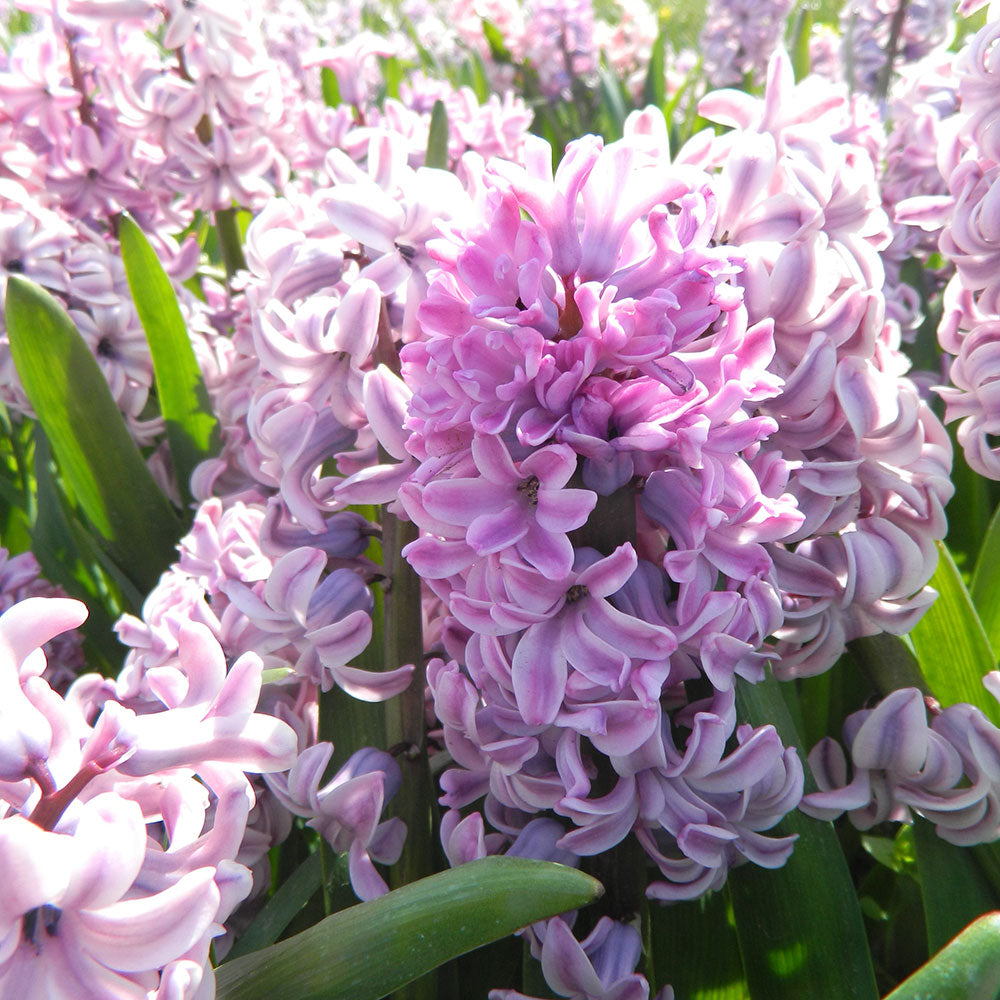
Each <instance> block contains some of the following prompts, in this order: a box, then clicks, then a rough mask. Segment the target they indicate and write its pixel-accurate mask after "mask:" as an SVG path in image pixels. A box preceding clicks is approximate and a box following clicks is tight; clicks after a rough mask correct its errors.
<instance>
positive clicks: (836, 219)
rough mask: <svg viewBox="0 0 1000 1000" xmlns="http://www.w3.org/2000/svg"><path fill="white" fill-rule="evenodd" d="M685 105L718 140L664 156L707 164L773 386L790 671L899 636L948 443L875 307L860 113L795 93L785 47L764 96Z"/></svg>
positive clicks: (871, 204)
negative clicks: (799, 519)
mask: <svg viewBox="0 0 1000 1000" xmlns="http://www.w3.org/2000/svg"><path fill="white" fill-rule="evenodd" d="M700 107H701V111H702V114H703V115H705V116H706V117H707V118H709V119H712V120H715V121H718V122H721V123H723V124H726V125H730V126H732V130H731V131H729V132H727V133H724V134H723V135H722V136H719V137H714V136H713V135H711V134H710V133H707V132H706V133H703V134H702V135H700V136H695V137H694V138H693V139H692V140H690V141H689V142H688V144H687V145H686V146H685V147H684V148H683V149H682V150H681V151H680V152H679V154H678V158H679V159H681V160H683V161H691V162H695V163H699V164H703V165H706V166H708V167H710V168H714V169H718V170H719V181H720V184H719V187H720V203H721V204H720V219H719V223H718V225H717V226H716V236H717V238H719V239H729V240H731V241H733V242H736V243H739V244H740V247H741V250H742V252H743V253H744V254H745V255H746V257H747V261H748V263H747V267H746V269H745V271H744V272H743V275H742V276H741V277H740V279H739V281H740V283H741V284H742V285H743V287H744V289H745V299H746V303H747V308H748V311H749V314H750V318H751V320H758V321H759V320H763V319H764V318H766V317H770V318H771V319H772V320H773V322H774V331H775V332H774V342H775V348H776V353H775V360H774V363H773V365H772V370H773V371H775V372H776V373H778V374H780V375H781V376H782V377H783V379H784V385H783V386H782V388H781V391H780V392H779V393H776V394H775V396H774V398H773V399H769V400H767V401H765V402H764V403H763V405H762V410H763V411H764V412H765V413H767V414H769V415H770V416H771V417H773V419H774V420H775V421H776V423H777V425H778V429H777V432H776V433H775V434H773V435H771V436H770V437H769V438H768V440H767V441H766V442H765V443H764V445H763V447H764V449H765V450H774V451H777V452H780V454H781V455H782V456H783V457H784V459H785V460H786V461H787V462H789V463H790V464H791V466H792V471H791V474H790V478H789V486H788V488H789V490H790V492H791V493H793V494H794V496H795V497H796V500H797V505H798V510H799V512H800V513H801V514H802V515H803V517H804V520H803V523H802V525H801V526H800V527H799V528H798V530H797V531H796V532H794V533H793V534H791V535H790V536H789V537H788V538H786V539H785V540H780V541H775V542H772V543H769V544H768V548H769V553H770V555H771V558H773V560H774V564H775V567H776V570H777V580H778V585H779V587H780V589H781V591H782V600H783V614H784V621H783V623H782V624H781V626H780V627H779V628H778V629H777V631H776V633H775V634H776V636H777V638H778V644H777V652H779V653H780V654H781V660H780V662H777V663H776V664H775V670H776V672H777V673H778V675H779V676H781V677H789V676H806V675H809V674H815V673H819V672H821V671H823V670H825V669H827V668H828V667H829V666H831V665H832V664H833V662H834V661H835V660H836V658H837V657H838V656H839V655H840V652H841V651H842V649H843V646H844V643H845V642H846V641H850V640H851V639H855V638H859V637H862V636H867V635H874V634H877V633H878V632H882V631H889V632H893V633H897V634H901V633H904V632H906V631H908V630H909V629H910V628H912V626H913V624H914V623H915V622H916V621H917V620H918V619H919V618H920V616H921V614H922V613H923V610H924V609H925V608H926V607H927V605H928V604H929V602H930V601H931V600H932V599H933V595H932V594H930V593H929V592H928V591H926V590H925V586H926V584H927V581H928V579H929V578H930V575H931V573H932V572H933V568H934V565H935V556H934V554H933V542H934V540H935V539H938V538H941V537H943V535H944V532H945V527H946V524H945V518H944V512H943V509H944V505H945V503H946V502H947V501H948V499H949V498H950V496H951V494H952V492H953V486H952V484H951V482H950V480H949V478H948V475H949V471H950V466H951V448H950V444H949V441H948V438H947V435H946V434H945V432H944V430H943V428H942V427H941V424H940V423H939V421H938V420H937V418H936V417H935V416H934V415H933V413H932V412H931V410H930V408H929V407H928V406H927V404H926V403H925V402H924V401H923V400H922V399H921V397H920V394H919V392H918V390H917V387H916V386H915V385H914V384H913V383H912V382H911V381H910V380H909V379H907V378H906V377H905V372H906V370H907V368H908V367H909V362H908V361H907V359H906V358H905V357H904V355H903V354H902V353H901V352H900V350H899V343H900V329H899V325H898V323H896V322H895V321H893V320H892V319H891V318H890V316H889V315H888V310H887V307H886V297H885V294H884V293H883V282H884V269H883V265H882V261H881V257H880V254H879V251H880V250H882V249H884V248H885V247H886V246H887V245H888V243H889V241H890V239H891V234H890V230H889V227H888V220H887V218H886V216H885V213H884V211H883V210H882V207H881V199H880V197H879V190H878V185H877V182H876V172H875V165H874V162H873V154H874V153H875V152H877V151H878V149H880V148H881V144H880V141H879V140H880V137H881V129H880V127H879V126H878V123H877V121H873V120H872V119H871V118H869V117H866V116H865V117H860V120H859V116H858V115H857V114H856V113H855V107H856V104H855V103H852V102H850V101H849V99H848V97H847V95H846V94H845V93H844V91H843V90H842V88H839V87H837V86H835V85H832V84H830V83H828V82H826V81H824V80H822V79H821V78H818V77H809V78H807V79H806V80H804V81H803V82H802V83H799V84H794V82H793V78H792V71H791V67H790V65H789V62H788V58H787V56H786V55H784V54H783V53H779V54H778V55H776V56H775V57H774V59H772V62H771V66H770V69H769V75H768V83H767V88H766V93H765V97H764V98H763V99H756V98H750V97H748V96H747V95H745V94H742V93H739V92H736V91H718V92H716V93H714V94H710V95H709V96H708V97H706V98H705V99H704V100H703V101H702V103H701V106H700ZM817 168H818V169H817ZM820 177H822V178H824V179H823V180H822V182H820V183H817V181H818V180H819V178H820Z"/></svg>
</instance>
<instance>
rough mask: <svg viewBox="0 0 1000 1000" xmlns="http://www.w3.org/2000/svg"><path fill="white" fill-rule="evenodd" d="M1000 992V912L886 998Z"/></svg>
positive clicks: (983, 998)
mask: <svg viewBox="0 0 1000 1000" xmlns="http://www.w3.org/2000/svg"><path fill="white" fill-rule="evenodd" d="M998 994H1000V913H987V914H986V915H985V916H982V917H980V918H979V919H978V920H977V921H975V922H974V923H972V924H970V925H969V926H968V927H966V929H965V930H964V931H962V933H961V934H959V935H958V937H957V938H955V939H954V941H952V942H951V944H949V945H948V946H947V947H945V948H943V949H942V950H941V951H939V952H938V953H937V954H936V955H935V956H934V957H933V958H932V959H931V960H930V961H929V962H927V964H926V965H922V966H921V967H920V968H919V969H917V971H916V972H914V973H913V975H912V976H910V978H909V979H907V980H905V981H904V982H903V983H902V984H901V985H899V986H897V987H896V989H894V990H893V991H892V992H891V993H890V994H889V995H888V996H887V997H886V1000H995V998H996V997H997V995H998ZM831 996H832V994H831Z"/></svg>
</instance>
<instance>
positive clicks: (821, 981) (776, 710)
mask: <svg viewBox="0 0 1000 1000" xmlns="http://www.w3.org/2000/svg"><path fill="white" fill-rule="evenodd" d="M736 690H737V702H736V704H737V709H738V712H739V716H740V718H741V720H743V721H745V722H749V723H751V724H752V725H755V726H760V725H763V724H765V723H768V722H770V723H772V724H773V725H774V727H775V728H776V729H777V730H778V734H779V736H781V739H782V742H783V743H784V744H785V745H786V746H796V745H798V742H799V741H798V737H797V735H796V733H795V728H794V726H793V724H792V721H791V718H790V717H789V715H788V709H787V708H786V707H785V702H784V699H783V697H782V695H781V691H780V690H779V689H778V682H777V681H775V680H774V678H773V677H768V678H767V680H766V681H762V682H761V683H759V684H745V683H743V682H742V681H741V682H740V683H739V685H738V686H737V689H736ZM810 782H811V779H807V787H808V784H809V783H810ZM776 832H778V833H782V834H789V833H794V834H798V840H797V841H796V843H795V850H794V851H793V852H792V856H791V858H789V860H788V861H787V862H786V864H785V866H784V867H783V868H779V869H778V870H777V871H765V870H764V869H763V868H758V867H757V866H756V865H753V864H747V865H743V866H742V867H740V868H737V869H735V870H734V871H733V872H731V873H730V875H729V890H730V895H731V897H732V901H733V911H734V913H735V916H736V933H737V935H738V937H739V941H740V953H741V954H742V956H743V967H744V969H745V970H746V975H747V983H748V984H749V986H750V995H751V996H752V997H753V998H754V1000H803V998H804V997H830V998H833V997H837V1000H875V998H876V997H878V989H877V987H876V985H875V974H874V972H873V971H872V964H871V956H870V954H869V952H868V943H867V940H866V937H865V928H864V922H863V918H862V916H861V908H860V906H859V905H858V899H857V895H856V894H855V890H854V883H853V882H852V881H851V874H850V871H849V870H848V867H847V861H846V859H845V858H844V853H843V851H842V850H841V848H840V842H839V841H838V840H837V835H836V833H834V830H833V826H832V825H831V824H830V823H821V822H819V821H817V820H814V819H810V818H809V817H807V816H805V815H803V814H802V813H800V812H798V811H795V812H792V813H790V814H789V815H788V816H786V817H785V819H784V820H782V822H781V823H780V824H779V826H778V828H777V831H776Z"/></svg>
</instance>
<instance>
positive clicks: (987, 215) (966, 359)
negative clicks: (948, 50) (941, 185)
mask: <svg viewBox="0 0 1000 1000" xmlns="http://www.w3.org/2000/svg"><path fill="white" fill-rule="evenodd" d="M998 30H1000V29H998V23H997V20H996V17H995V16H993V17H991V18H989V19H988V20H987V22H986V24H985V25H984V26H983V27H982V28H981V29H980V30H979V31H978V32H977V33H976V34H975V35H973V36H971V37H970V38H969V40H968V41H967V42H966V44H965V46H964V48H963V49H962V51H961V53H960V54H959V56H958V57H957V58H956V61H955V76H956V78H957V79H956V87H957V95H958V110H957V112H956V113H955V115H954V116H953V118H952V123H951V126H950V128H951V132H952V134H953V135H954V137H955V138H954V141H952V142H951V143H950V144H946V145H944V146H943V147H942V152H941V154H940V155H939V168H940V170H941V174H942V175H943V177H944V178H945V179H946V181H947V193H943V194H940V195H938V196H936V197H935V196H932V195H925V196H923V197H920V196H918V197H914V198H911V199H910V200H909V201H906V202H904V203H903V204H902V205H900V212H899V214H900V215H901V216H902V217H903V220H904V221H912V222H915V223H917V224H919V225H921V226H922V227H923V228H925V229H927V230H929V231H931V232H938V231H939V232H940V241H939V245H940V250H941V253H942V254H943V255H944V256H945V258H946V259H947V260H948V261H949V262H950V263H951V264H952V265H953V266H954V269H955V274H954V276H953V277H952V279H951V281H950V283H949V285H948V287H947V289H946V290H945V294H944V310H943V315H942V318H941V323H940V326H939V328H938V340H939V342H940V345H941V348H942V350H944V351H945V352H947V353H948V354H949V355H952V356H953V361H952V363H951V366H950V369H949V373H948V374H949V384H948V385H946V386H944V387H942V388H940V389H938V392H939V394H940V396H941V397H942V399H943V400H944V402H945V404H946V411H945V419H946V420H947V421H949V422H951V421H956V420H957V421H959V425H958V440H959V442H960V444H961V445H962V448H963V450H964V452H965V456H966V459H967V460H968V462H969V465H970V466H971V467H972V468H973V469H975V470H976V471H977V472H978V473H980V474H981V475H985V476H989V477H990V478H992V479H997V478H1000V459H998V453H997V449H996V447H995V437H994V435H995V434H996V432H997V427H998V419H1000V410H998V409H997V404H996V401H995V399H994V396H995V390H994V389H993V386H994V385H995V384H996V381H997V377H998V374H1000V368H998V357H1000V356H998V353H997V346H996V345H997V342H998V337H997V331H998V326H997V324H998V320H1000V284H998V282H997V278H996V274H997V270H996V268H997V263H998V260H1000V257H998V254H1000V242H998V240H1000V236H998V233H1000V230H998V228H997V221H996V220H997V209H996V201H997V194H998V192H1000V184H998V177H1000V146H998V144H997V141H996V120H997V115H998V114H1000V104H998V99H997V90H996V83H997V80H998V72H1000V69H998V67H1000V64H998V56H997V44H996V42H997V36H998Z"/></svg>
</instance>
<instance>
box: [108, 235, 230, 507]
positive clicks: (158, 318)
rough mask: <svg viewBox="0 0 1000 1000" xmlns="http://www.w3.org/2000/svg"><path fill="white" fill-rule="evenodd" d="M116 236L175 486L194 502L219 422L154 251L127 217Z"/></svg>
mask: <svg viewBox="0 0 1000 1000" xmlns="http://www.w3.org/2000/svg"><path fill="white" fill-rule="evenodd" d="M118 235H119V237H120V238H121V245H122V262H123V263H124V264H125V274H126V276H127V277H128V286H129V289H131V292H132V300H133V301H134V302H135V310H136V312H137V313H138V314H139V321H140V322H141V323H142V328H143V330H145V331H146V339H147V340H148V341H149V350H150V353H151V354H152V357H153V375H154V377H155V378H156V395H157V398H158V399H159V401H160V414H161V415H162V417H163V420H164V423H165V424H166V426H167V439H168V440H169V442H170V456H171V458H172V459H173V463H174V472H175V473H176V475H177V484H178V486H179V487H180V492H181V496H182V497H183V498H184V499H185V501H190V500H191V473H192V472H193V471H194V467H195V466H196V465H197V464H198V463H199V462H201V461H202V460H203V459H206V458H209V457H211V456H212V455H214V454H216V453H217V452H218V450H219V447H220V439H219V425H218V421H217V420H216V419H215V415H214V414H213V413H212V404H211V402H210V400H209V398H208V390H207V389H206V388H205V383H204V381H203V380H202V377H201V371H200V369H199V368H198V362H197V360H195V356H194V350H193V349H192V347H191V339H190V337H188V332H187V326H186V325H185V323H184V317H183V316H182V315H181V310H180V306H179V305H178V304H177V296H176V295H175V294H174V289H173V286H172V285H171V284H170V278H168V277H167V273H166V271H164V270H163V266H162V265H161V264H160V261H159V260H158V258H157V256H156V251H155V250H153V248H152V247H151V246H150V245H149V241H148V240H147V239H146V237H145V235H144V234H143V232H142V230H141V229H140V228H139V227H138V226H137V225H136V224H135V222H134V221H133V220H132V218H131V217H130V216H128V215H123V216H122V218H121V222H120V224H119V227H118Z"/></svg>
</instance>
